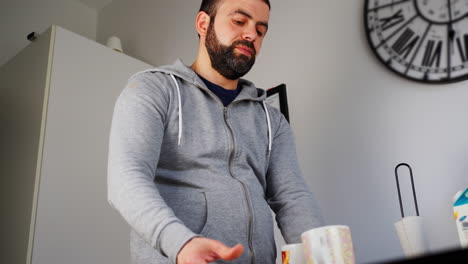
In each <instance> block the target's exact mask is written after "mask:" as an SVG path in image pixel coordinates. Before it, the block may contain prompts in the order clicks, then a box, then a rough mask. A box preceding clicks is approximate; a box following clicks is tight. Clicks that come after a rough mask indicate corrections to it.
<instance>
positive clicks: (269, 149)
mask: <svg viewBox="0 0 468 264" xmlns="http://www.w3.org/2000/svg"><path fill="white" fill-rule="evenodd" d="M263 108H265V113H266V118H267V124H268V155H269V154H270V152H271V143H272V135H271V123H270V114H269V113H268V109H267V106H266V103H265V101H263Z"/></svg>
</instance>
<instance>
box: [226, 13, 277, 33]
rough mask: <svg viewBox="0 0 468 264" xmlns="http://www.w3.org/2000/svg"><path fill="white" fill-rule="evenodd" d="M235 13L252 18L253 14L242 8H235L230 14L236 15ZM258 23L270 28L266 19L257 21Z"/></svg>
mask: <svg viewBox="0 0 468 264" xmlns="http://www.w3.org/2000/svg"><path fill="white" fill-rule="evenodd" d="M234 14H241V15H243V16H246V17H248V18H249V19H252V18H253V17H252V15H251V14H249V13H247V12H246V11H244V10H242V9H237V10H235V11H234V12H232V13H231V14H230V15H234ZM256 24H257V25H260V26H264V27H266V28H267V29H268V22H264V21H259V22H257V23H256Z"/></svg>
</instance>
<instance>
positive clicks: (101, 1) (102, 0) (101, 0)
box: [74, 0, 112, 10]
mask: <svg viewBox="0 0 468 264" xmlns="http://www.w3.org/2000/svg"><path fill="white" fill-rule="evenodd" d="M74 1H78V2H81V3H82V4H85V5H86V6H87V7H89V8H92V9H95V10H99V9H101V8H103V7H104V6H106V5H107V4H109V3H110V2H112V0H74Z"/></svg>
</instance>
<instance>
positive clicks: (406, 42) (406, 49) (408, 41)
mask: <svg viewBox="0 0 468 264" xmlns="http://www.w3.org/2000/svg"><path fill="white" fill-rule="evenodd" d="M414 35H415V33H414V31H412V30H411V29H409V28H407V29H406V30H405V31H404V32H403V34H401V35H400V37H399V38H398V39H397V41H395V43H393V45H392V49H393V50H394V51H395V52H396V53H398V55H400V56H401V55H402V54H403V53H404V55H403V57H404V58H405V59H406V57H408V55H409V54H410V53H411V51H412V50H413V48H414V46H415V45H416V43H418V40H419V36H418V35H416V36H414ZM413 36H414V37H413Z"/></svg>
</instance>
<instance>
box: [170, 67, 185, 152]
mask: <svg viewBox="0 0 468 264" xmlns="http://www.w3.org/2000/svg"><path fill="white" fill-rule="evenodd" d="M171 77H172V80H174V83H175V85H176V87H177V98H178V101H179V143H178V145H179V146H180V141H181V139H182V100H181V99H180V87H179V83H178V82H177V80H176V78H175V77H174V75H172V74H171Z"/></svg>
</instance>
